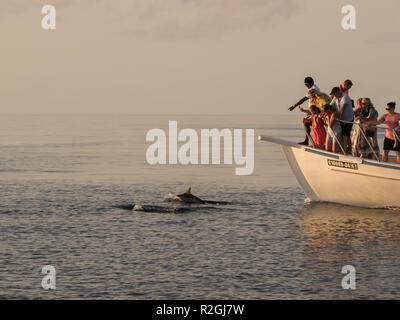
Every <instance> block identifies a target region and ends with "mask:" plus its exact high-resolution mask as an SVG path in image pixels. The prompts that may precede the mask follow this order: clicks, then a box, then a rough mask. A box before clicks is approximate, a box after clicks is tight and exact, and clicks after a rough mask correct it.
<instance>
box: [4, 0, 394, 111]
mask: <svg viewBox="0 0 400 320" xmlns="http://www.w3.org/2000/svg"><path fill="white" fill-rule="evenodd" d="M5 3H7V4H5ZM44 4H54V5H55V7H56V10H57V29H56V30H53V31H46V30H43V29H42V28H41V20H42V17H43V15H42V14H41V8H42V6H43V5H44ZM346 4H352V5H354V6H355V8H356V10H357V29H356V30H351V31H345V30H343V29H342V27H341V19H342V17H343V15H342V13H341V8H342V6H344V5H346ZM399 13H400V2H399V1H398V0H382V1H370V0H351V1H347V0H346V1H333V0H332V1H321V0H79V1H78V0H58V1H56V0H47V1H44V0H20V1H14V0H7V1H2V2H1V4H0V37H1V40H2V41H1V56H0V57H1V59H0V69H1V76H0V104H1V107H0V113H18V114H32V113H39V114H40V113H133V114H148V113H150V114H159V113H161V114H199V113H201V114H205V113H212V114H213V113H216V114H231V113H279V114H287V113H288V111H287V108H288V107H289V106H290V105H292V104H293V103H295V102H296V101H297V100H298V99H299V98H301V97H302V96H304V94H305V93H306V88H305V87H304V85H303V79H304V77H305V76H308V75H310V76H313V77H314V79H315V80H316V82H317V84H318V85H319V86H320V87H321V89H322V91H325V92H328V93H329V91H330V89H331V88H332V87H333V86H335V85H337V84H339V83H340V82H342V81H343V80H345V79H347V78H350V79H351V80H353V82H354V87H353V89H352V91H351V96H352V98H353V99H357V98H358V97H370V98H371V99H372V101H373V102H374V104H375V106H376V107H377V108H378V110H380V111H382V110H383V108H384V104H385V103H386V102H388V101H392V100H394V101H399V102H400V99H399V98H400V91H399V83H398V77H399V68H398V66H399V59H400V58H399V49H400V19H398V15H399Z"/></svg>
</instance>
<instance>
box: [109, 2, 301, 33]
mask: <svg viewBox="0 0 400 320" xmlns="http://www.w3.org/2000/svg"><path fill="white" fill-rule="evenodd" d="M298 3H299V1H298V0H136V1H131V2H130V3H129V4H127V8H125V9H126V10H125V12H123V13H122V12H118V11H119V9H121V8H119V7H118V6H116V7H115V8H114V12H113V13H112V14H113V15H114V16H113V19H114V20H118V21H120V22H121V25H122V31H123V32H124V33H126V34H130V35H134V36H138V37H142V36H147V37H152V38H175V39H179V38H204V37H220V36H222V35H224V34H228V33H231V32H234V31H236V30H241V29H249V28H258V29H262V28H268V27H271V26H274V25H276V24H278V23H279V22H281V21H283V20H287V19H289V18H290V17H291V15H292V14H293V12H295V11H296V10H297V9H298V7H299V6H298Z"/></svg>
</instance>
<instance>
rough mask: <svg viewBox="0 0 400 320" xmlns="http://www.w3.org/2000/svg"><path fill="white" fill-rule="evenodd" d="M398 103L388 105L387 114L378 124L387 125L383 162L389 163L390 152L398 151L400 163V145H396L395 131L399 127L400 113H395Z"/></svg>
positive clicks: (399, 161)
mask: <svg viewBox="0 0 400 320" xmlns="http://www.w3.org/2000/svg"><path fill="white" fill-rule="evenodd" d="M395 108H396V102H389V103H388V104H387V105H386V111H387V114H384V115H383V116H382V117H381V118H380V119H379V120H378V122H377V124H378V125H379V124H381V123H385V124H386V135H385V141H384V143H383V153H382V160H383V161H384V162H387V161H388V159H389V151H396V158H397V162H398V163H400V144H399V143H396V134H395V133H394V130H395V129H396V128H397V127H398V126H399V121H400V113H397V112H395Z"/></svg>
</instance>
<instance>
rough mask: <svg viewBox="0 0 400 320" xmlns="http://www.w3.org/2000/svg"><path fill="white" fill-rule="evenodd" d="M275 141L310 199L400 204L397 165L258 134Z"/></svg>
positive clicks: (367, 204)
mask: <svg viewBox="0 0 400 320" xmlns="http://www.w3.org/2000/svg"><path fill="white" fill-rule="evenodd" d="M259 140H264V141H270V142H273V143H278V144H280V145H281V146H282V149H283V152H284V154H285V156H286V159H287V160H288V162H289V165H290V167H291V169H292V171H293V173H294V175H295V176H296V178H297V181H298V182H299V184H300V186H301V188H302V189H303V190H304V193H305V194H306V196H307V197H308V198H309V199H310V200H311V201H324V202H325V201H326V202H335V203H341V204H346V205H352V206H360V207H369V208H383V207H399V208H400V165H398V164H393V163H382V162H378V161H374V160H366V159H360V158H355V157H352V156H344V155H339V154H335V153H331V152H326V151H323V150H319V149H314V148H311V147H305V146H300V145H298V144H295V143H292V142H288V141H284V140H280V139H275V138H272V137H267V136H260V137H259Z"/></svg>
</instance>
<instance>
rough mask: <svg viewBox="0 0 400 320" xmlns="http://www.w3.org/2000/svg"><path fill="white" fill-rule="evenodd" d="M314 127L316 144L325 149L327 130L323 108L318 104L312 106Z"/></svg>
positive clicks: (317, 146)
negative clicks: (322, 112)
mask: <svg viewBox="0 0 400 320" xmlns="http://www.w3.org/2000/svg"><path fill="white" fill-rule="evenodd" d="M310 112H311V119H312V128H313V133H314V145H315V147H316V148H318V149H325V142H326V131H325V127H324V121H323V119H322V117H321V110H320V108H318V107H317V106H314V105H313V106H311V107H310Z"/></svg>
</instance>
